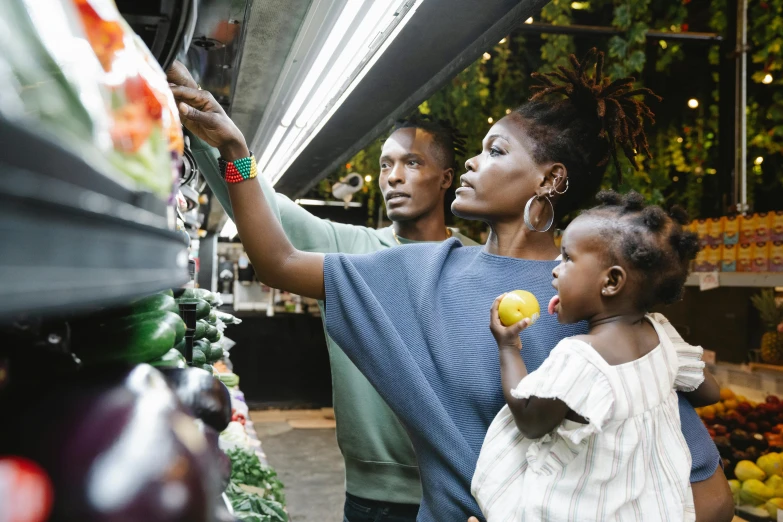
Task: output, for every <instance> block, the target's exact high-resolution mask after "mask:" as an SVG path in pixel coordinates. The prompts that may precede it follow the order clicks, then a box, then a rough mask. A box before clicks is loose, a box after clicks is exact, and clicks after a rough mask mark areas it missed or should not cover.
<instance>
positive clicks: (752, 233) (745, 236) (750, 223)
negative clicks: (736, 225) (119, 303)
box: [739, 215, 756, 245]
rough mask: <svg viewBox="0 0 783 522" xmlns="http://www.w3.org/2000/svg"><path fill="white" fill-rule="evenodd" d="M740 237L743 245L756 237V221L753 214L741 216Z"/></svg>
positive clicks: (751, 241)
mask: <svg viewBox="0 0 783 522" xmlns="http://www.w3.org/2000/svg"><path fill="white" fill-rule="evenodd" d="M739 222H740V237H739V242H740V244H741V245H745V244H750V243H753V241H754V240H755V239H756V222H755V220H754V218H753V216H752V215H749V216H740V217H739Z"/></svg>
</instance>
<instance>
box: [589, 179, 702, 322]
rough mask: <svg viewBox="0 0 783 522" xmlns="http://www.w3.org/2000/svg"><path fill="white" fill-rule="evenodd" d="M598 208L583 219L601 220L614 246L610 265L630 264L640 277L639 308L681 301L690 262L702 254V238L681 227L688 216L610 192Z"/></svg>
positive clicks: (682, 211) (677, 209)
mask: <svg viewBox="0 0 783 522" xmlns="http://www.w3.org/2000/svg"><path fill="white" fill-rule="evenodd" d="M597 199H598V201H599V202H600V203H601V204H600V205H599V206H597V207H594V208H592V209H590V210H587V211H585V212H584V213H583V214H582V215H585V216H591V217H595V218H598V219H599V221H600V223H601V224H600V226H601V227H603V228H604V231H605V235H604V237H606V238H608V241H609V242H610V250H609V252H608V255H609V256H610V257H611V262H619V261H621V260H624V261H626V262H627V263H628V264H629V265H630V266H631V267H633V268H635V269H637V270H639V271H641V272H642V278H643V280H644V281H645V283H644V284H643V285H640V294H639V302H638V305H639V307H640V308H641V309H644V310H647V309H649V308H650V307H651V306H653V305H655V304H659V303H663V304H671V303H674V302H676V301H679V300H680V299H681V298H682V292H683V287H684V286H685V280H686V279H687V277H688V271H689V267H690V262H691V261H693V260H694V259H695V258H696V254H697V253H698V251H699V239H698V237H697V236H696V234H694V233H693V232H691V231H690V230H686V229H684V228H683V226H684V225H686V224H687V223H688V213H687V212H686V211H685V209H683V208H682V207H679V206H675V207H672V209H671V210H670V211H669V212H668V213H667V212H666V211H664V210H663V209H662V208H661V207H659V206H656V205H649V206H648V205H645V204H644V198H642V196H641V195H640V194H639V193H638V192H633V191H631V192H629V193H627V194H625V195H621V194H618V193H617V192H614V191H612V190H608V191H602V192H600V193H599V194H598V196H597Z"/></svg>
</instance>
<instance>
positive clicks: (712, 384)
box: [683, 368, 720, 408]
mask: <svg viewBox="0 0 783 522" xmlns="http://www.w3.org/2000/svg"><path fill="white" fill-rule="evenodd" d="M683 395H685V397H686V398H687V399H688V402H690V403H691V405H692V406H693V407H694V408H701V407H702V406H709V405H710V404H715V403H716V402H718V401H719V400H720V385H719V384H718V381H716V380H715V376H713V375H712V373H710V371H709V370H708V369H707V368H704V382H703V383H701V384H700V385H699V387H698V388H696V389H695V390H693V391H692V392H683Z"/></svg>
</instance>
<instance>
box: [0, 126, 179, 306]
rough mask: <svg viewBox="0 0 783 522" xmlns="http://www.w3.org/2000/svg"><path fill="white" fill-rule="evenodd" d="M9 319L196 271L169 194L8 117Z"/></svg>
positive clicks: (3, 280)
mask: <svg viewBox="0 0 783 522" xmlns="http://www.w3.org/2000/svg"><path fill="white" fill-rule="evenodd" d="M0 140H2V143H3V144H4V153H3V155H2V157H1V158H0V170H2V172H3V181H4V182H3V183H2V184H1V185H0V244H3V245H14V246H13V247H12V248H10V247H9V248H4V249H3V255H2V256H0V287H2V288H3V294H4V296H5V299H3V300H2V303H0V318H4V317H9V316H11V315H13V314H17V313H20V312H28V311H32V310H36V311H37V312H39V313H47V314H51V313H55V312H57V311H63V310H67V311H68V312H72V311H73V310H74V309H78V308H83V307H85V306H94V305H110V304H116V303H122V302H124V301H128V300H130V299H131V298H133V297H138V296H139V295H143V294H145V293H149V292H152V291H156V290H160V289H161V288H165V287H166V286H178V285H181V284H184V283H185V282H186V281H187V280H188V273H187V260H188V256H187V246H186V245H185V243H184V242H183V240H182V236H181V235H179V234H177V233H176V232H174V231H172V230H170V227H169V226H168V218H167V207H166V205H165V203H164V202H163V201H161V200H159V199H157V198H155V197H153V196H151V195H150V194H145V193H138V192H136V191H133V190H130V189H128V188H126V187H123V186H122V185H120V184H119V183H117V182H116V181H114V180H112V179H111V178H110V177H108V176H107V175H104V174H102V173H100V172H98V171H96V170H95V169H93V168H91V167H90V166H89V165H87V164H86V163H85V162H84V161H83V160H81V159H80V158H78V157H77V156H76V155H74V154H73V153H70V152H68V151H66V150H65V149H63V148H62V147H61V146H59V145H57V144H56V143H55V142H54V141H53V140H52V138H51V137H49V136H41V135H38V134H34V133H32V132H30V131H29V130H27V129H26V128H24V127H23V126H22V125H19V124H16V123H12V122H9V121H6V120H3V119H0Z"/></svg>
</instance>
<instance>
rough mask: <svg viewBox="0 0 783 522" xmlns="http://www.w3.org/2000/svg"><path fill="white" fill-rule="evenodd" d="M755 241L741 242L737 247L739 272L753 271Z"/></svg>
mask: <svg viewBox="0 0 783 522" xmlns="http://www.w3.org/2000/svg"><path fill="white" fill-rule="evenodd" d="M752 267H753V243H740V244H739V246H738V247H737V272H752V270H751V268H752Z"/></svg>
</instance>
